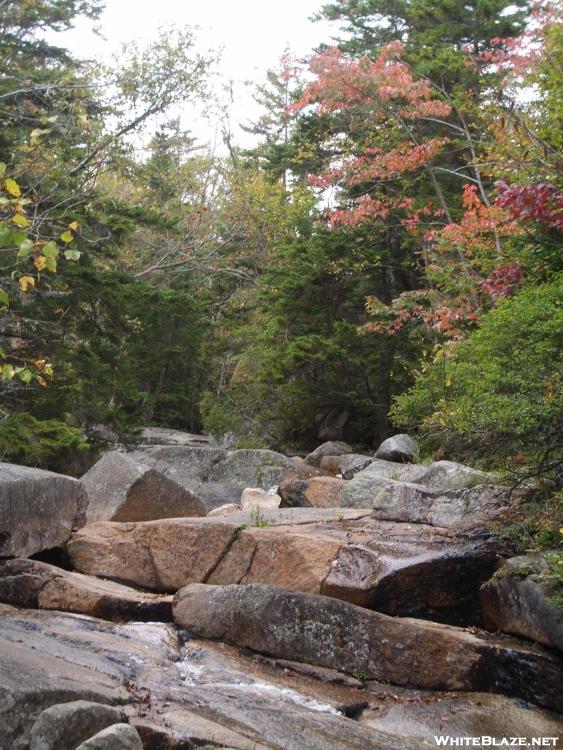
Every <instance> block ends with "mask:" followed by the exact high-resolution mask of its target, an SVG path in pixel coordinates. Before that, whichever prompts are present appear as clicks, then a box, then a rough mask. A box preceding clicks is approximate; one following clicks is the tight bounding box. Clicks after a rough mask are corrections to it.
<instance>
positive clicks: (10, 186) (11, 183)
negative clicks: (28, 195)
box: [4, 177, 22, 198]
mask: <svg viewBox="0 0 563 750" xmlns="http://www.w3.org/2000/svg"><path fill="white" fill-rule="evenodd" d="M4 187H5V188H6V190H7V191H8V192H9V193H10V195H13V196H14V198H19V197H20V195H21V194H22V191H21V190H20V186H19V185H18V183H17V182H16V181H15V180H12V178H11V177H8V179H7V180H6V182H5V183H4Z"/></svg>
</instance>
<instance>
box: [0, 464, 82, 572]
mask: <svg viewBox="0 0 563 750" xmlns="http://www.w3.org/2000/svg"><path fill="white" fill-rule="evenodd" d="M87 502H88V500H87V497H86V492H85V491H84V488H83V487H82V485H81V484H80V482H78V481H77V480H76V479H71V478H70V477H66V476H63V475H61V474H54V473H53V472H50V471H42V470H40V469H30V468H29V467H27V466H17V465H15V464H7V463H0V557H29V556H31V555H34V554H36V553H37V552H41V551H42V550H46V549H51V548H53V547H60V546H62V545H63V544H65V542H66V541H67V540H68V538H69V537H70V534H71V532H72V530H73V529H77V528H80V527H81V526H83V525H84V523H85V522H86V515H85V513H86V506H87Z"/></svg>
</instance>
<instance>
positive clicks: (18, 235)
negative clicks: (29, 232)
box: [10, 232, 27, 247]
mask: <svg viewBox="0 0 563 750" xmlns="http://www.w3.org/2000/svg"><path fill="white" fill-rule="evenodd" d="M26 239H27V236H26V235H25V234H24V233H23V232H10V244H12V245H17V247H19V246H20V245H21V244H22V242H24V241H25V240H26Z"/></svg>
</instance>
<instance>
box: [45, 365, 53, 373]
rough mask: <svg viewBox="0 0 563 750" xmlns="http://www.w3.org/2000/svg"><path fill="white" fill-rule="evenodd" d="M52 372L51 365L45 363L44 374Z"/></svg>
mask: <svg viewBox="0 0 563 750" xmlns="http://www.w3.org/2000/svg"><path fill="white" fill-rule="evenodd" d="M52 374H53V365H50V364H49V365H45V375H52Z"/></svg>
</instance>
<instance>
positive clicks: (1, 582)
mask: <svg viewBox="0 0 563 750" xmlns="http://www.w3.org/2000/svg"><path fill="white" fill-rule="evenodd" d="M0 601H2V602H5V603H7V604H14V605H16V606H18V607H32V608H39V609H58V610H61V611H65V612H76V613H78V614H85V615H92V616H94V617H101V618H103V619H104V620H115V621H118V622H120V621H125V620H149V621H150V620H161V621H168V622H169V621H170V620H171V619H172V609H171V606H172V600H171V597H169V596H161V595H158V594H151V593H146V592H142V591H138V590H136V589H132V588H129V587H128V586H123V585H121V584H118V583H114V582H113V581H105V580H101V579H98V578H93V577H92V576H86V575H83V574H81V573H75V572H71V571H68V570H62V569H61V568H57V567H55V566H54V565H48V564H47V563H43V562H39V561H37V560H25V559H16V560H6V561H4V562H0Z"/></svg>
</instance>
